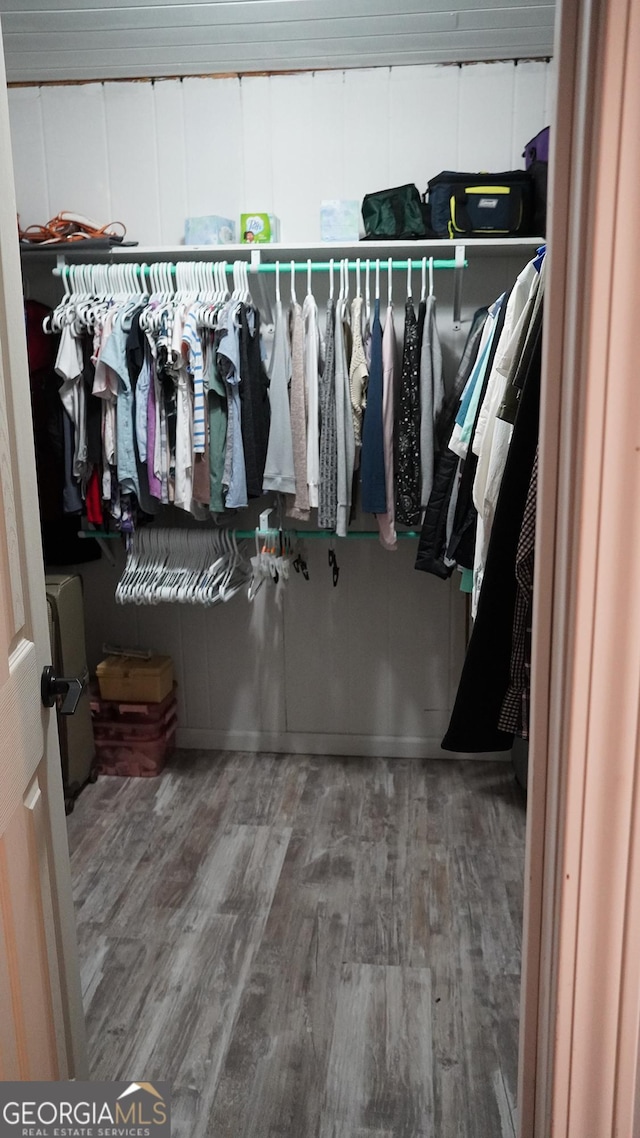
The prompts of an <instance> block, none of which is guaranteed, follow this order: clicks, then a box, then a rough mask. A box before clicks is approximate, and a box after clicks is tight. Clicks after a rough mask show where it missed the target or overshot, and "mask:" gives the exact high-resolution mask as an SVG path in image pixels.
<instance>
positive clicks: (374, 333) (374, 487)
mask: <svg viewBox="0 0 640 1138" xmlns="http://www.w3.org/2000/svg"><path fill="white" fill-rule="evenodd" d="M382 403H383V371H382V325H381V323H380V301H379V300H378V299H376V301H375V305H374V310H373V324H372V326H371V362H370V366H369V383H368V386H367V407H366V411H365V414H364V423H363V429H362V456H361V481H362V509H363V510H364V511H365V512H366V513H369V514H386V512H387V484H386V475H385V465H384V425H383V413H382Z"/></svg>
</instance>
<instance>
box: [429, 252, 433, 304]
mask: <svg viewBox="0 0 640 1138" xmlns="http://www.w3.org/2000/svg"><path fill="white" fill-rule="evenodd" d="M429 296H433V257H429Z"/></svg>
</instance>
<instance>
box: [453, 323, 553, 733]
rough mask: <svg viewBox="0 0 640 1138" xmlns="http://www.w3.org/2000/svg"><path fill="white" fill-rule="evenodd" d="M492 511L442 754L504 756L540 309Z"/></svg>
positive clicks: (536, 395) (536, 400) (534, 439)
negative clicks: (477, 596)
mask: <svg viewBox="0 0 640 1138" xmlns="http://www.w3.org/2000/svg"><path fill="white" fill-rule="evenodd" d="M532 337H533V340H532V352H531V356H530V359H529V364H528V368H527V375H526V377H525V380H524V386H523V390H522V396H521V399H520V405H519V407H518V413H517V416H516V421H515V425H514V431H513V438H512V442H511V446H510V448H509V453H508V456H507V462H506V467H505V472H504V478H503V480H502V486H501V490H500V495H499V498H498V504H497V508H496V514H495V520H494V524H493V532H492V535H491V542H490V545H489V551H488V555H487V564H486V569H485V574H484V583H483V586H482V591H481V593H480V599H479V604H478V612H477V616H476V620H475V623H474V626H473V632H472V634H471V639H470V641H469V646H468V649H467V654H466V658H465V662H464V667H463V670H462V676H461V678H460V684H459V687H458V692H457V695H456V700H455V704H454V708H453V712H452V715H451V721H450V723H449V728H448V730H447V733H446V735H445V737H444V740H443V742H442V746H443V748H444V749H445V750H449V751H469V752H480V751H505V750H509V749H510V748H511V745H512V743H513V734H512V732H511V731H503V730H501V729H500V727H499V726H498V724H499V720H500V714H501V711H502V706H503V702H504V698H505V695H506V693H507V690H508V687H509V680H510V670H511V650H512V634H513V620H514V610H515V601H516V588H517V582H516V576H515V564H516V555H517V549H518V543H519V540H520V534H521V531H522V524H523V519H524V512H525V506H526V502H527V496H528V493H529V487H530V483H531V477H532V472H533V467H534V461H535V455H536V449H537V445H538V417H539V406H540V373H541V363H542V309H540V312H539V316H538V318H537V320H536V327H535V329H533V330H532Z"/></svg>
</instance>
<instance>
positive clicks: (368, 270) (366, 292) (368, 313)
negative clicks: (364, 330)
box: [364, 257, 371, 324]
mask: <svg viewBox="0 0 640 1138" xmlns="http://www.w3.org/2000/svg"><path fill="white" fill-rule="evenodd" d="M364 295H365V309H366V321H367V324H368V323H369V320H370V319H371V262H370V260H369V258H368V257H367V267H366V271H365V284H364Z"/></svg>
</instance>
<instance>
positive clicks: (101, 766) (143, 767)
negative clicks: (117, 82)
mask: <svg viewBox="0 0 640 1138" xmlns="http://www.w3.org/2000/svg"><path fill="white" fill-rule="evenodd" d="M176 726H177V720H176V717H175V715H174V716H173V717H172V718H171V719H170V720H169V722H168V723H167V725H166V729H165V730H163V731H161V732H160V733H159V734H156V737H155V738H147V739H136V738H131V737H121V738H119V739H117V740H114V739H104V738H100V737H96V741H95V746H96V770H97V772H98V774H99V775H101V774H102V775H120V776H121V777H123V778H153V777H154V776H155V775H158V774H160V772H161V771H162V769H163V768H164V765H165V763H166V761H167V759H168V758H169V756H170V754H171V752H172V751H173V748H174V746H175V739H176Z"/></svg>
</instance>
